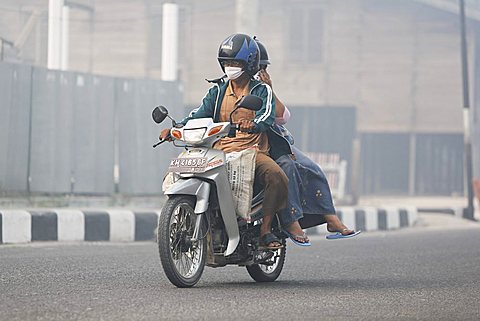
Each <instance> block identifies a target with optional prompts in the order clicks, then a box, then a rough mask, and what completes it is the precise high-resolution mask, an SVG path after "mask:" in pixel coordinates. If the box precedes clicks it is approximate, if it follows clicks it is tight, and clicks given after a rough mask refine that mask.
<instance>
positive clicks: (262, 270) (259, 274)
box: [247, 243, 287, 282]
mask: <svg viewBox="0 0 480 321" xmlns="http://www.w3.org/2000/svg"><path fill="white" fill-rule="evenodd" d="M286 255H287V245H286V244H285V243H284V244H283V248H281V249H278V250H276V251H274V255H273V257H272V258H270V259H269V260H268V261H266V262H265V263H266V264H252V265H248V266H247V271H248V274H250V276H251V277H252V279H254V280H255V281H257V282H273V281H275V280H276V279H277V278H278V277H279V276H280V273H282V269H283V264H284V263H285V257H286Z"/></svg>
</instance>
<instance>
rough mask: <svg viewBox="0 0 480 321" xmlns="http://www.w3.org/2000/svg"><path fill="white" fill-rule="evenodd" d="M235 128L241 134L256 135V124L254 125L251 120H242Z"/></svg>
mask: <svg viewBox="0 0 480 321" xmlns="http://www.w3.org/2000/svg"><path fill="white" fill-rule="evenodd" d="M237 126H238V129H239V130H240V131H241V132H245V133H249V134H253V133H256V129H257V124H255V123H254V122H253V121H251V120H246V119H242V120H240V121H239V122H238V124H237Z"/></svg>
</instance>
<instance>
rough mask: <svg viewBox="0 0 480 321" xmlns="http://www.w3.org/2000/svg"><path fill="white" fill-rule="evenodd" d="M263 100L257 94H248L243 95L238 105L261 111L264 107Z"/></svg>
mask: <svg viewBox="0 0 480 321" xmlns="http://www.w3.org/2000/svg"><path fill="white" fill-rule="evenodd" d="M262 106H263V100H262V99H261V98H260V97H258V96H255V95H247V96H245V97H243V98H242V99H241V100H240V101H239V102H238V104H237V107H243V108H246V109H249V110H254V111H259V110H260V109H262Z"/></svg>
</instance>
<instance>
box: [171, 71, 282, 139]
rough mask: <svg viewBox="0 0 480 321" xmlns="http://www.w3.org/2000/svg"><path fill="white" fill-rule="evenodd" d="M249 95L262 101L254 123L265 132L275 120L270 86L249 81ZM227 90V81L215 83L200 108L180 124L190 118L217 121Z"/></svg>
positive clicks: (273, 100) (273, 101)
mask: <svg viewBox="0 0 480 321" xmlns="http://www.w3.org/2000/svg"><path fill="white" fill-rule="evenodd" d="M249 87H250V94H251V95H255V96H258V97H260V98H261V99H262V100H263V106H262V109H260V110H259V111H257V112H256V113H255V119H254V122H255V123H256V125H257V128H258V130H259V131H261V132H265V131H267V129H268V128H269V127H270V126H272V124H273V122H274V120H275V99H274V97H273V92H272V88H270V86H268V85H266V84H264V83H262V82H260V81H257V80H254V79H252V80H250V84H249ZM227 88H228V81H225V82H219V83H216V84H215V85H214V86H213V87H211V88H210V89H209V90H208V92H207V94H206V95H205V97H203V100H202V104H201V105H200V107H198V108H196V109H194V110H193V111H192V112H191V113H190V115H189V116H188V117H186V118H184V119H183V120H182V121H181V123H182V124H184V125H185V124H186V123H187V121H188V120H190V119H192V118H207V117H211V118H213V121H214V122H218V121H219V117H220V108H221V107H222V100H223V97H224V96H225V92H226V91H227Z"/></svg>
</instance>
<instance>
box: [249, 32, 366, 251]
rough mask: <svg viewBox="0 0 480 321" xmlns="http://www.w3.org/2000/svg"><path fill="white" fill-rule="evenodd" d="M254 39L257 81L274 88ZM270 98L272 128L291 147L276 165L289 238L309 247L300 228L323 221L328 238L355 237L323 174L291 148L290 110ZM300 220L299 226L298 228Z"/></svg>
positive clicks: (263, 52)
mask: <svg viewBox="0 0 480 321" xmlns="http://www.w3.org/2000/svg"><path fill="white" fill-rule="evenodd" d="M254 39H255V37H254ZM255 40H256V41H257V45H258V47H259V49H260V71H259V72H258V74H257V78H258V79H259V80H261V81H262V82H264V83H266V84H268V85H269V86H270V87H271V88H273V86H272V80H271V79H270V75H269V74H268V72H267V66H268V65H269V64H270V60H269V57H268V53H267V49H266V48H265V46H264V45H263V44H262V43H261V42H260V41H258V40H257V39H255ZM273 96H274V98H275V108H276V110H275V112H276V118H275V124H274V126H273V127H274V128H275V129H276V131H277V132H279V133H282V134H284V137H285V138H286V139H287V141H289V143H290V144H291V146H290V147H291V150H292V153H293V154H294V155H295V157H294V158H293V159H292V158H291V157H288V155H283V156H281V157H279V158H277V159H276V162H277V164H278V165H280V167H281V168H282V169H283V170H284V171H285V173H286V174H287V177H288V178H289V184H288V186H289V191H288V193H289V195H288V205H287V207H286V208H285V209H283V210H282V211H281V212H280V215H279V217H280V221H281V223H282V225H283V226H284V228H285V229H286V230H287V232H288V234H289V236H290V238H291V239H292V241H294V242H295V243H296V244H298V245H308V244H309V241H308V237H307V236H306V234H305V233H304V232H303V231H302V229H301V228H302V227H303V228H306V227H310V226H315V225H318V224H322V223H324V222H325V221H326V223H327V230H328V231H329V232H335V233H337V234H334V235H333V236H329V238H342V237H351V236H354V235H356V234H358V233H359V232H355V231H354V230H351V229H349V228H347V227H346V226H345V225H344V224H343V223H342V221H340V219H339V218H338V216H337V215H336V213H335V207H334V206H333V201H332V196H331V192H330V187H329V185H328V181H327V178H326V177H325V174H324V173H323V171H322V169H321V168H320V166H318V164H316V163H315V162H313V161H312V160H311V159H309V158H308V157H307V156H306V155H305V154H303V153H302V152H301V151H300V150H299V149H298V148H296V147H295V146H294V145H293V137H292V136H291V135H290V133H289V132H288V130H287V129H286V128H285V127H283V125H284V124H286V123H287V122H288V120H289V118H290V111H289V110H288V108H287V107H286V106H285V105H284V104H283V103H282V102H281V101H280V100H279V99H278V97H277V96H276V95H275V93H273ZM299 220H300V222H301V223H302V224H301V227H300V224H299Z"/></svg>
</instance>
